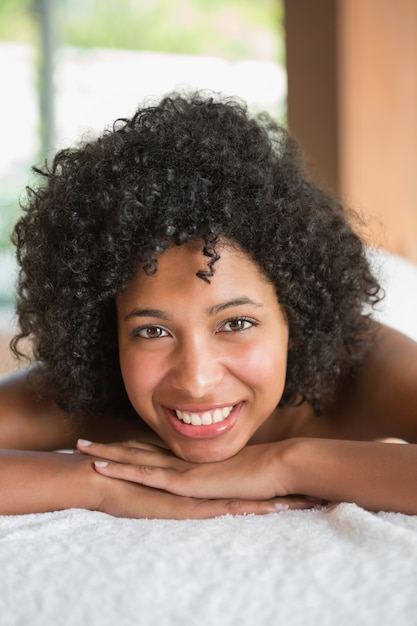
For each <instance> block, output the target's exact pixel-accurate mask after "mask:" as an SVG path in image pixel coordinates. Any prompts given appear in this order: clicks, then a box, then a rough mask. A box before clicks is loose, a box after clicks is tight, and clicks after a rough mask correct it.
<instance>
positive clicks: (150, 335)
mask: <svg viewBox="0 0 417 626" xmlns="http://www.w3.org/2000/svg"><path fill="white" fill-rule="evenodd" d="M132 335H133V336H134V337H140V338H141V339H159V338H160V337H168V335H169V333H168V331H167V330H165V328H161V327H160V326H142V327H141V328H135V330H133V331H132Z"/></svg>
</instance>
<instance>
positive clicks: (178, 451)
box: [171, 441, 240, 463]
mask: <svg viewBox="0 0 417 626" xmlns="http://www.w3.org/2000/svg"><path fill="white" fill-rule="evenodd" d="M171 450H172V452H173V453H174V454H175V455H176V456H178V457H179V458H181V459H183V460H184V461H189V462H190V463H216V462H217V461H225V460H226V459H230V457H232V456H234V455H235V454H237V453H238V452H239V450H240V448H238V449H233V450H232V449H230V448H229V447H226V446H219V445H213V442H211V443H210V442H207V441H206V442H201V441H200V442H199V444H198V445H193V446H188V445H187V446H178V447H177V446H173V447H172V448H171Z"/></svg>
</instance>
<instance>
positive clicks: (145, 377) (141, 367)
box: [120, 348, 163, 413]
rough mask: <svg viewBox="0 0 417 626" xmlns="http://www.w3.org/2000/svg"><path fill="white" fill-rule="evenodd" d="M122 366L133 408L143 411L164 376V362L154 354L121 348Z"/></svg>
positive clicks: (139, 411) (138, 411)
mask: <svg viewBox="0 0 417 626" xmlns="http://www.w3.org/2000/svg"><path fill="white" fill-rule="evenodd" d="M120 368H121V372H122V377H123V381H124V385H125V389H126V392H127V395H128V397H129V400H130V402H131V404H132V405H133V408H134V409H135V410H136V412H137V413H143V408H144V407H146V406H148V405H149V403H150V402H152V395H153V393H154V391H155V389H156V388H157V387H158V384H159V383H160V381H161V379H162V378H163V370H162V364H161V363H160V362H159V360H158V359H155V358H152V355H149V354H148V355H146V356H144V355H139V354H137V353H133V352H129V351H124V350H123V348H121V350H120Z"/></svg>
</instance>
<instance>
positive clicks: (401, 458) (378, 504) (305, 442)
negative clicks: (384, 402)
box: [284, 438, 417, 514]
mask: <svg viewBox="0 0 417 626" xmlns="http://www.w3.org/2000/svg"><path fill="white" fill-rule="evenodd" d="M288 443H289V446H288V448H287V450H286V453H285V463H284V466H285V473H286V483H285V484H286V487H287V489H288V491H289V493H304V494H307V495H309V496H315V497H318V498H322V499H324V500H329V501H335V502H355V503H356V504H358V505H360V506H362V507H364V508H366V509H368V510H371V511H379V510H385V511H396V512H400V513H408V514H417V445H401V444H389V443H377V442H362V441H344V440H331V439H313V438H311V439H309V438H305V439H304V438H300V439H293V440H289V442H288Z"/></svg>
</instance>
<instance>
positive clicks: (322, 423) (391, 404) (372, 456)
mask: <svg viewBox="0 0 417 626" xmlns="http://www.w3.org/2000/svg"><path fill="white" fill-rule="evenodd" d="M293 416H294V418H296V416H297V411H296V410H295V411H294V415H293ZM275 417H276V419H278V420H279V418H280V414H277V415H276V416H275ZM294 421H295V423H297V419H294ZM290 436H291V438H289V439H286V440H284V441H277V442H270V443H262V444H261V445H256V446H255V445H254V446H247V447H246V448H244V449H243V450H242V451H241V452H239V454H237V455H236V456H235V457H233V458H231V459H227V460H226V461H222V462H220V463H213V464H206V465H201V466H198V465H193V464H190V463H187V462H185V461H181V460H179V459H177V460H175V461H173V460H171V461H169V462H168V461H167V460H165V459H163V458H158V459H152V458H151V457H149V455H148V454H144V453H140V454H137V452H136V453H133V454H132V453H130V451H129V446H113V447H111V446H97V444H94V445H93V446H92V447H91V448H89V450H87V449H85V448H83V452H87V451H88V452H89V453H92V454H100V455H101V456H102V457H104V458H107V459H108V460H109V461H115V462H116V463H113V462H110V463H109V464H108V465H107V466H104V467H97V471H99V472H100V473H102V474H105V475H107V476H113V477H116V478H124V479H125V480H135V481H137V482H138V483H142V484H147V485H151V486H154V487H157V488H160V489H167V490H169V491H172V492H174V493H179V494H183V495H193V496H197V495H198V496H199V497H228V496H230V495H231V494H233V495H235V496H236V497H247V498H249V497H252V498H254V497H260V498H268V497H275V496H278V495H287V494H306V495H308V496H312V497H316V498H319V499H325V500H331V501H350V502H356V503H357V504H359V505H361V506H363V507H365V508H368V509H370V510H379V509H384V510H392V511H398V512H402V513H412V514H417V445H414V444H410V445H395V444H383V443H377V442H375V441H372V440H374V439H378V438H383V437H390V436H392V437H400V438H402V439H406V440H408V441H411V442H413V441H414V442H415V441H417V344H416V343H415V342H413V341H412V340H411V339H408V338H407V337H405V336H404V335H401V334H400V333H398V332H396V331H393V330H391V329H387V328H384V327H380V328H379V330H378V334H377V340H376V342H375V345H374V347H373V350H372V351H371V352H370V354H369V355H368V356H367V357H366V359H365V360H364V363H363V365H362V367H361V369H360V370H359V371H358V372H356V373H355V375H354V376H353V377H351V379H350V380H348V381H346V383H345V385H344V386H343V387H342V388H341V389H339V391H338V393H337V394H336V395H335V397H334V398H333V399H332V402H331V403H329V405H328V406H327V407H326V410H325V412H324V414H323V415H322V416H320V417H318V418H317V417H314V416H312V417H309V416H307V419H304V418H303V419H302V420H301V421H300V425H299V426H297V428H296V429H294V430H293V431H292V432H291V435H290Z"/></svg>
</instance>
